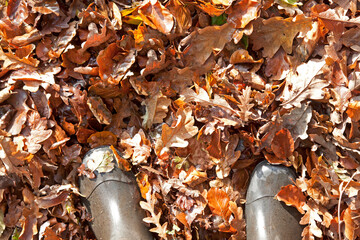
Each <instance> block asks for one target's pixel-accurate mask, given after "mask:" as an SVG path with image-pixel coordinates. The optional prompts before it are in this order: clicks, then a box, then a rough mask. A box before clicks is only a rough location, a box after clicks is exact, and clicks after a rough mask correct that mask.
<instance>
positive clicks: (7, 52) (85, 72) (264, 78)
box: [0, 0, 360, 240]
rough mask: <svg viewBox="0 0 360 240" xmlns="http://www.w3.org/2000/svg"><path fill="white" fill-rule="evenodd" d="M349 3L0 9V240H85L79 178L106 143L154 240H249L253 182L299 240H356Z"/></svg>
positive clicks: (358, 113) (46, 4) (355, 58)
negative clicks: (270, 192) (273, 191)
mask: <svg viewBox="0 0 360 240" xmlns="http://www.w3.org/2000/svg"><path fill="white" fill-rule="evenodd" d="M358 7H359V4H358V1H356V0H329V1H320V0H319V1H313V0H309V1H305V0H304V1H294V0H291V1H289V0H263V1H260V0H237V1H232V0H210V1H208V0H189V1H188V0H184V1H181V0H169V1H158V0H149V1H142V2H131V1H125V0H118V1H115V0H114V1H106V0H95V2H93V1H83V0H74V1H71V0H47V1H44V0H36V1H35V0H0V10H1V11H0V36H1V38H0V64H1V71H0V89H1V90H0V103H1V104H0V159H1V161H0V179H1V181H0V233H1V234H2V237H3V238H4V239H5V238H8V237H10V236H12V237H13V239H34V238H35V239H91V238H93V235H92V232H91V230H90V229H89V225H88V224H89V221H91V216H90V215H89V213H87V212H86V211H85V208H84V207H83V206H82V205H81V202H80V196H81V194H80V193H79V191H78V186H77V178H78V176H79V175H86V176H88V177H90V178H92V177H94V173H93V171H94V170H98V171H103V172H108V171H111V169H112V168H113V167H115V166H114V165H112V164H111V163H109V162H108V161H107V160H108V159H102V160H101V161H100V162H93V163H92V164H91V168H90V169H86V168H85V167H84V165H82V163H81V162H82V157H83V156H84V154H85V153H86V152H87V151H88V150H89V149H91V148H94V147H97V146H101V145H111V148H112V149H113V151H114V152H116V150H115V149H117V150H119V151H120V152H121V155H120V154H117V155H116V159H117V161H118V163H119V167H121V168H122V169H123V170H124V171H132V172H133V173H134V174H136V178H137V182H138V185H139V188H140V191H141V196H142V198H143V199H142V201H141V202H140V205H141V207H142V208H143V209H144V211H146V213H147V217H146V218H145V219H144V221H145V222H147V223H148V224H149V227H150V228H151V231H152V232H154V236H156V237H157V238H158V239H160V238H162V239H233V240H234V239H246V234H245V226H246V223H245V220H244V217H243V207H244V203H245V195H246V190H247V186H248V182H249V176H250V174H251V172H252V170H253V169H254V167H255V166H256V164H257V163H258V162H260V161H261V160H262V159H266V160H267V161H269V162H270V163H272V164H282V165H285V166H288V167H292V168H294V169H295V170H296V171H297V174H298V178H297V179H296V181H295V182H294V185H289V186H284V187H283V188H282V189H281V191H280V192H279V193H278V194H277V196H276V198H277V199H278V200H279V201H283V202H285V203H286V204H287V205H290V206H293V207H295V208H296V209H297V210H298V211H299V212H300V213H301V214H303V217H302V219H301V221H300V224H302V225H304V231H303V234H302V237H303V239H350V240H353V239H358V238H359V237H360V228H359V226H360V221H359V218H358V216H359V214H360V198H359V195H358V192H359V190H360V174H359V170H360V168H359V166H360V165H359V160H360V151H359V149H360V130H359V120H360V98H359V93H360V92H359V85H360V80H358V77H360V61H359V59H360V40H359V39H360V38H359V35H360V29H359V26H360V18H359V13H358V10H357V9H358Z"/></svg>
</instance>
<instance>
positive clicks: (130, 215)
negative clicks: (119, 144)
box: [80, 146, 153, 240]
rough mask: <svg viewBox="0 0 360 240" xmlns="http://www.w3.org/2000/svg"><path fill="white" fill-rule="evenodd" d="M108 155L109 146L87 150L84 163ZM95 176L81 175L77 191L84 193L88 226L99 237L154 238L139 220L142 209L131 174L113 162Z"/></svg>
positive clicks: (101, 239)
mask: <svg viewBox="0 0 360 240" xmlns="http://www.w3.org/2000/svg"><path fill="white" fill-rule="evenodd" d="M104 154H110V157H112V159H113V162H114V163H115V162H116V160H115V158H114V155H113V153H112V150H111V149H110V148H109V147H108V146H102V147H98V148H94V149H92V150H90V151H89V152H87V154H86V155H85V157H84V160H83V163H84V164H85V167H87V163H88V161H89V160H91V159H94V158H95V157H96V158H97V157H104ZM94 173H95V174H96V178H95V179H89V178H87V177H84V176H82V177H80V192H81V193H82V194H83V195H85V196H86V198H84V199H83V203H84V205H85V206H86V208H87V210H88V211H89V212H90V213H91V216H92V218H93V221H92V222H91V223H90V226H91V228H92V230H93V232H94V234H95V236H96V238H97V239H98V240H125V239H131V240H136V239H142V240H150V239H153V237H152V235H151V233H150V232H149V230H148V229H147V227H146V226H145V225H144V223H143V221H142V219H143V218H144V216H145V213H144V211H143V210H142V209H141V208H140V206H139V200H140V192H139V190H138V188H137V184H136V180H135V177H134V176H133V174H131V173H129V172H123V171H121V170H120V169H119V168H118V167H117V166H116V165H115V167H114V169H113V170H112V171H111V172H107V173H98V172H97V171H95V172H94Z"/></svg>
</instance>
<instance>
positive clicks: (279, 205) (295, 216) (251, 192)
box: [245, 161, 303, 240]
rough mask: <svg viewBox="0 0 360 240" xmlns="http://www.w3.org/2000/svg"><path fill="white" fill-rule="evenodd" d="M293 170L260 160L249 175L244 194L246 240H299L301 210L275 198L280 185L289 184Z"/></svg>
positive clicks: (293, 176) (292, 176) (293, 177)
mask: <svg viewBox="0 0 360 240" xmlns="http://www.w3.org/2000/svg"><path fill="white" fill-rule="evenodd" d="M295 178H296V175H295V173H294V172H293V171H292V170H291V169H290V168H287V167H285V166H274V165H271V164H269V163H268V162H267V161H263V162H261V163H259V164H258V165H257V166H256V167H255V169H254V172H253V173H252V175H251V178H250V184H249V187H248V191H247V195H246V204H245V220H246V235H247V240H298V239H299V240H300V239H301V233H302V230H303V228H302V226H301V225H300V224H299V221H300V218H301V214H300V213H299V212H298V211H297V210H296V208H293V207H289V206H286V205H285V204H284V203H283V202H279V201H278V200H276V199H274V196H275V195H276V194H277V193H278V192H279V191H280V189H281V187H282V186H286V185H289V184H292V183H293V182H292V181H291V179H295Z"/></svg>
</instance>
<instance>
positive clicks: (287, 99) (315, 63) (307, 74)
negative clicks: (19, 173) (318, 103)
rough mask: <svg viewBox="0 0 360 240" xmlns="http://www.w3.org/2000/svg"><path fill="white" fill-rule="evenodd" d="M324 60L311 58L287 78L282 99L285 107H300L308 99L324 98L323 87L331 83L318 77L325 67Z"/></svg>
mask: <svg viewBox="0 0 360 240" xmlns="http://www.w3.org/2000/svg"><path fill="white" fill-rule="evenodd" d="M324 65H325V61H324V60H316V59H315V60H310V61H308V62H307V63H303V64H301V65H299V66H298V67H297V68H296V72H292V73H290V74H289V75H288V76H287V78H286V84H285V88H284V91H283V92H282V95H281V96H280V100H281V101H282V105H283V106H284V107H285V108H291V107H292V106H295V107H300V106H301V102H302V101H304V100H306V99H313V100H317V99H323V97H324V95H325V92H324V90H323V88H325V87H326V86H328V85H329V83H328V82H327V81H325V80H323V79H322V78H317V77H316V75H318V74H319V72H320V71H321V69H322V68H323V67H324Z"/></svg>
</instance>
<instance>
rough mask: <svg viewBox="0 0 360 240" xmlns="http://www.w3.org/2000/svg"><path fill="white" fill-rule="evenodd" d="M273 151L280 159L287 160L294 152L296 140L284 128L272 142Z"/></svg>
mask: <svg viewBox="0 0 360 240" xmlns="http://www.w3.org/2000/svg"><path fill="white" fill-rule="evenodd" d="M271 150H272V151H273V152H274V154H275V155H276V156H277V157H278V158H280V159H286V158H288V157H290V156H291V155H292V153H293V152H294V139H293V138H292V136H291V133H290V131H289V130H288V129H286V128H283V129H281V130H280V131H278V132H277V133H276V134H275V136H274V138H273V140H272V142H271Z"/></svg>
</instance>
